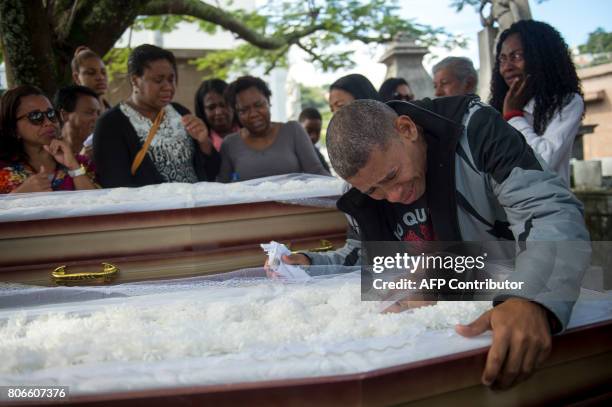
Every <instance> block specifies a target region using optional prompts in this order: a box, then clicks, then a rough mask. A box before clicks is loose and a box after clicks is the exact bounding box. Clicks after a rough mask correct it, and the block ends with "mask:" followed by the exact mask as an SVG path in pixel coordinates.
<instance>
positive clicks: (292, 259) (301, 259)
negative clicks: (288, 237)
mask: <svg viewBox="0 0 612 407" xmlns="http://www.w3.org/2000/svg"><path fill="white" fill-rule="evenodd" d="M281 260H282V261H283V263H285V264H292V265H295V266H310V259H309V258H308V257H307V256H305V255H303V254H301V253H294V254H290V255H289V256H287V255H283V256H282V257H281ZM264 270H266V276H268V278H274V279H276V278H281V276H280V274H278V273H277V272H275V271H273V270H272V268H271V267H270V265H269V264H268V260H266V262H265V263H264Z"/></svg>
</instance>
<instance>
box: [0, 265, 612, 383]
mask: <svg viewBox="0 0 612 407" xmlns="http://www.w3.org/2000/svg"><path fill="white" fill-rule="evenodd" d="M360 288H361V287H360V276H359V272H354V273H346V274H342V275H331V276H318V277H313V278H312V279H310V280H308V281H303V282H299V283H297V282H291V281H287V280H285V281H278V280H269V279H266V278H265V273H264V271H263V269H245V270H239V271H236V272H233V273H227V274H223V275H216V276H209V277H197V278H189V279H180V280H166V281H161V282H147V283H131V284H122V285H116V286H107V287H89V288H83V287H80V288H77V287H53V288H40V287H28V286H21V285H12V286H8V285H7V286H3V287H2V290H0V354H1V355H2V358H3V360H2V363H1V364H0V385H28V384H32V385H62V386H70V392H71V394H90V393H104V392H116V391H123V390H133V389H150V388H171V387H181V386H190V385H199V386H202V385H213V384H223V383H240V382H257V381H268V380H275V379H289V378H307V377H319V376H329V375H340V374H351V373H359V372H367V371H371V370H373V369H378V368H384V367H389V366H393V365H399V364H404V363H409V362H415V361H419V360H424V359H429V358H433V357H438V356H443V355H448V354H452V353H456V352H461V351H466V350H470V349H476V348H480V347H483V346H487V345H489V344H490V342H491V337H490V335H488V334H486V335H482V336H480V337H477V338H472V339H467V338H463V337H460V336H459V335H457V334H456V333H455V332H454V325H455V324H457V323H467V322H470V321H471V320H472V319H473V318H475V317H477V316H478V315H480V313H482V312H483V311H485V310H486V309H487V308H488V307H490V303H486V302H484V303H483V302H442V303H439V304H437V305H434V306H429V307H423V308H419V309H414V310H411V311H406V312H403V313H399V314H381V313H380V306H379V304H378V303H376V302H367V301H361V296H360ZM611 315H612V293H610V292H607V293H598V292H594V291H588V290H583V291H582V294H581V297H580V300H579V301H578V303H577V305H576V307H575V310H574V314H573V317H572V321H571V322H570V327H575V326H579V325H584V324H588V323H591V322H596V321H600V320H604V319H609V318H610V317H611Z"/></svg>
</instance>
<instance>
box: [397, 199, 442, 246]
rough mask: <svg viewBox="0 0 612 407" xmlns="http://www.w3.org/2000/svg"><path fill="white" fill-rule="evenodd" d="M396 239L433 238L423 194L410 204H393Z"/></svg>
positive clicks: (427, 239)
mask: <svg viewBox="0 0 612 407" xmlns="http://www.w3.org/2000/svg"><path fill="white" fill-rule="evenodd" d="M393 209H394V210H395V227H394V230H393V234H394V235H395V237H396V239H397V240H402V241H410V242H415V241H416V242H418V241H432V240H435V239H436V238H435V236H434V231H433V226H432V223H431V216H430V213H429V208H428V207H427V199H426V198H425V194H423V196H421V197H420V198H419V199H417V200H416V201H414V202H413V203H411V204H410V205H404V204H399V203H398V204H394V205H393Z"/></svg>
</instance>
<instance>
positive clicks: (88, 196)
mask: <svg viewBox="0 0 612 407" xmlns="http://www.w3.org/2000/svg"><path fill="white" fill-rule="evenodd" d="M344 185H345V183H344V181H342V180H340V179H339V178H334V177H327V176H323V175H313V174H287V175H277V176H273V177H266V178H258V179H254V180H249V181H242V182H236V183H231V184H221V183H217V182H199V183H196V184H181V183H167V184H159V185H149V186H145V187H140V188H109V189H97V190H90V191H56V192H38V193H32V194H4V195H0V222H12V221H24V220H35V219H53V218H68V217H75V216H92V215H107V214H114V213H130V212H149V211H159V210H168V209H184V208H198V207H204V206H214V205H235V204H241V203H251V202H266V201H289V202H291V203H296V204H304V205H315V206H329V207H335V199H334V200H329V199H327V200H326V199H323V198H324V197H333V196H336V197H337V196H339V195H342V193H343V188H344Z"/></svg>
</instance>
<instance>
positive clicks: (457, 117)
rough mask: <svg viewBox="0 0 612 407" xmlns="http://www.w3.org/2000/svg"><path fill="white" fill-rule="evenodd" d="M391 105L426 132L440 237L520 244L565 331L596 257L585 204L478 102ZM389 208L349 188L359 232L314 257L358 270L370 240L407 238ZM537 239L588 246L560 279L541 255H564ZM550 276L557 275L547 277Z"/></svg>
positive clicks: (347, 202)
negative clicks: (363, 243) (395, 227)
mask: <svg viewBox="0 0 612 407" xmlns="http://www.w3.org/2000/svg"><path fill="white" fill-rule="evenodd" d="M389 105H390V106H391V107H392V108H393V109H394V110H395V111H396V112H397V113H398V114H400V115H408V116H410V117H411V118H412V120H413V121H414V122H415V123H416V124H417V125H419V126H420V127H421V128H422V129H423V131H424V135H425V139H426V142H427V180H426V182H427V186H426V192H425V193H426V198H427V203H428V207H429V211H430V214H431V220H432V225H433V229H434V233H435V236H436V239H437V240H440V241H447V242H451V241H504V240H505V241H515V242H519V243H518V246H520V248H519V249H518V250H519V251H520V254H519V256H518V257H517V259H516V263H515V264H516V265H515V267H516V268H522V269H523V270H522V271H523V274H528V275H530V276H532V277H534V278H536V279H542V280H546V289H545V290H544V291H545V292H542V291H538V292H537V293H534V294H533V298H530V299H532V300H534V301H536V302H538V303H540V304H541V305H543V306H544V307H545V308H547V309H548V310H549V311H550V312H551V313H552V314H553V315H554V316H555V317H556V319H557V321H553V322H556V323H555V324H554V325H556V327H555V329H554V330H555V331H560V330H563V329H564V328H565V326H566V324H567V322H568V320H569V317H570V314H571V310H572V307H573V304H574V302H575V298H576V297H577V295H578V290H579V287H580V283H581V281H582V276H583V273H584V270H585V269H586V267H587V266H588V262H589V260H590V257H589V255H590V246H589V245H588V243H586V242H588V241H589V235H588V232H587V230H586V228H585V225H584V220H583V213H582V204H581V203H580V202H579V201H578V200H577V199H576V198H575V196H574V195H573V194H572V193H571V191H569V190H568V189H567V187H566V186H565V185H564V183H563V182H562V180H561V179H560V178H559V177H558V176H557V175H556V174H555V173H554V172H552V171H551V170H550V169H548V167H547V166H546V164H545V163H544V161H543V160H542V159H541V158H539V157H538V156H537V155H536V154H535V153H534V152H533V150H532V149H531V148H530V147H529V145H528V144H527V143H526V142H525V139H524V137H523V136H522V135H521V134H520V133H519V132H518V131H516V130H515V129H514V128H513V127H512V126H510V125H508V124H507V123H506V122H505V121H504V120H503V118H502V117H501V115H500V114H499V113H498V112H497V111H496V110H494V109H493V108H491V107H490V106H488V105H486V104H483V103H481V102H480V101H479V99H478V97H477V96H456V97H447V98H438V99H433V100H432V99H423V100H420V101H414V102H399V101H394V102H389ZM389 205H390V203H389V202H387V201H384V200H381V201H377V200H374V199H372V198H370V197H369V196H367V195H364V194H362V193H361V192H359V191H358V190H357V189H355V188H352V189H350V190H349V191H348V192H346V193H345V194H344V195H343V196H342V197H341V198H340V199H339V200H338V203H337V206H338V208H339V209H340V210H341V211H343V212H345V213H346V214H347V215H349V222H350V223H351V225H353V226H356V227H354V228H353V229H354V230H353V235H352V236H349V238H348V239H347V244H346V245H345V246H344V247H343V248H341V249H339V250H337V251H335V252H330V253H307V255H308V256H309V257H310V259H311V261H312V264H313V265H344V266H351V265H357V264H359V263H358V262H359V250H360V247H361V240H363V241H394V240H397V238H396V237H395V236H394V234H393V227H392V225H393V224H394V223H393V221H394V218H393V216H394V214H393V211H391V210H389V209H390V206H389ZM531 242H538V243H539V242H582V243H581V244H582V247H581V249H583V250H579V251H577V252H576V253H579V255H575V253H574V254H573V255H572V256H571V259H570V260H569V261H568V262H566V263H567V264H564V265H563V266H559V265H558V264H554V267H552V266H551V267H552V268H555V270H556V271H555V273H557V275H555V276H552V277H551V275H550V273H551V272H550V270H548V271H544V270H542V264H541V261H540V260H538V259H541V258H542V257H544V258H546V257H548V260H549V263H551V264H552V263H555V262H556V259H557V258H558V257H559V253H555V252H554V248H553V249H552V252H550V253H548V252H547V253H544V252H542V250H541V246H538V244H537V243H533V244H532V243H531ZM579 244H580V243H579ZM535 246H538V247H537V248H536V247H535ZM530 249H531V250H530ZM557 250H558V248H557ZM566 257H567V256H566ZM557 263H558V262H557ZM570 263H571V264H570ZM559 270H562V271H559ZM517 271H521V270H517ZM546 272H548V275H546V276H542V274H543V273H546ZM538 273H540V274H538ZM559 274H561V275H559ZM519 275H520V274H519ZM560 293H562V294H560ZM499 298H500V299H503V295H502V296H501V297H499Z"/></svg>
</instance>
